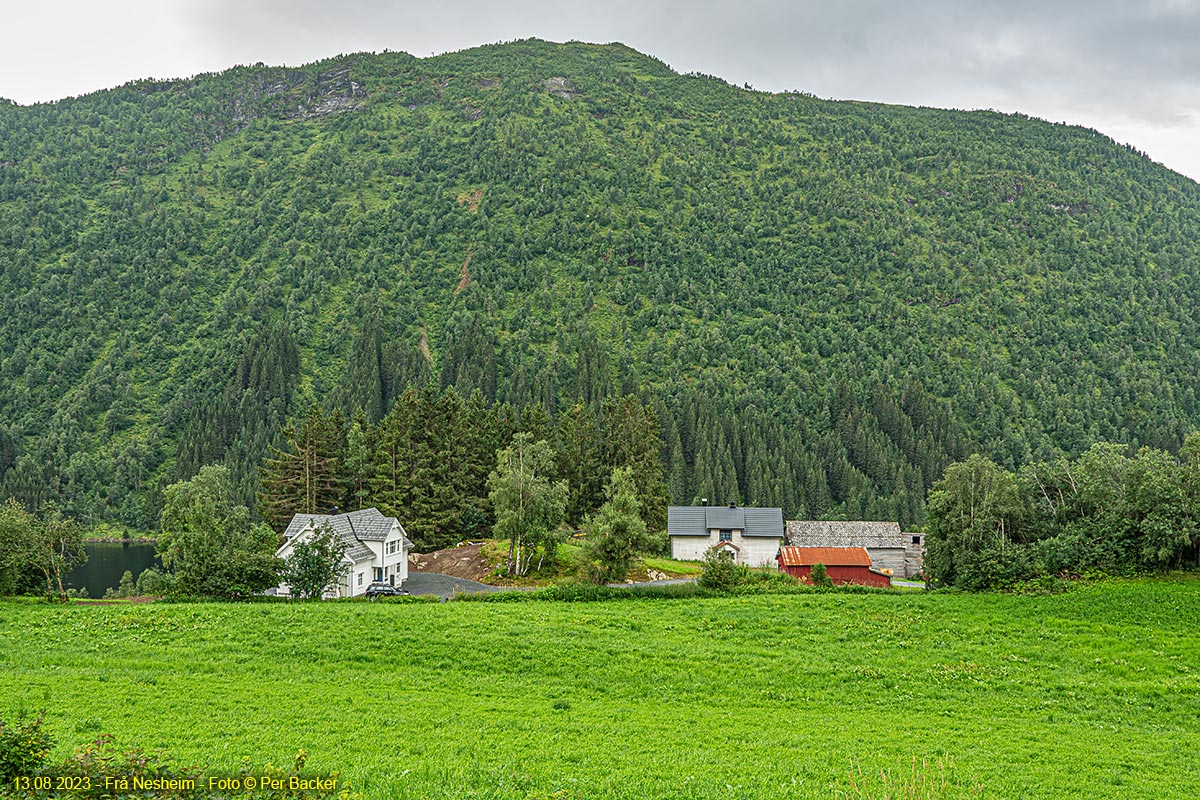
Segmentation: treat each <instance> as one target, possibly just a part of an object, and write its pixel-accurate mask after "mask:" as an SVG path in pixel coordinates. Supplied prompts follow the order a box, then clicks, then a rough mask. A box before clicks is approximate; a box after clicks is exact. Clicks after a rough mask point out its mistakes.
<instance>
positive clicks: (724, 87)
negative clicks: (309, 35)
mask: <svg viewBox="0 0 1200 800" xmlns="http://www.w3.org/2000/svg"><path fill="white" fill-rule="evenodd" d="M4 165H7V166H4ZM464 198H465V199H464ZM1198 221H1200V186H1198V185H1197V184H1196V183H1195V182H1193V181H1191V180H1190V179H1187V178H1185V177H1184V176H1180V175H1178V174H1177V173H1173V172H1171V171H1169V170H1167V169H1166V168H1164V167H1161V166H1159V165H1154V164H1152V163H1151V162H1149V160H1148V159H1146V158H1145V157H1144V156H1143V155H1140V154H1138V153H1136V152H1135V151H1133V150H1132V149H1131V148H1128V147H1124V146H1120V145H1117V144H1116V143H1114V142H1113V141H1112V140H1111V139H1109V138H1108V137H1106V136H1104V135H1103V134H1100V133H1097V132H1095V131H1091V130H1089V129H1086V128H1079V127H1075V126H1064V125H1060V124H1052V123H1046V122H1042V121H1038V120H1034V119H1031V118H1028V117H1023V116H1021V115H1002V114H998V113H996V112H986V111H969V112H961V111H945V110H939V109H917V108H910V107H905V106H890V105H881V104H875V103H864V102H861V101H829V100H820V99H818V98H815V97H812V96H809V95H805V94H803V93H782V94H772V93H764V92H756V91H751V90H746V89H739V88H737V87H735V86H732V85H730V84H728V83H726V82H724V81H721V80H720V79H716V78H712V77H707V76H696V75H678V74H676V73H674V72H672V71H670V69H669V67H667V65H666V64H664V63H663V62H661V61H659V60H657V59H654V58H653V57H650V56H645V55H642V54H639V53H637V51H634V50H632V49H631V48H628V47H625V46H624V45H587V44H582V43H578V44H572V43H569V44H565V45H554V44H551V43H545V42H539V41H530V40H527V41H522V42H514V43H508V44H504V45H491V46H484V47H480V48H472V49H470V50H465V51H459V52H457V53H450V54H444V55H441V56H434V57H430V58H416V57H414V56H410V55H408V54H401V53H383V54H377V55H361V54H351V55H347V56H338V57H335V58H333V59H327V60H323V61H320V62H316V63H314V64H312V65H306V66H304V67H298V68H284V67H280V68H267V67H262V68H260V67H235V68H232V69H230V70H226V71H222V72H219V73H209V74H206V75H202V76H195V77H193V78H191V79H183V80H180V81H143V82H133V83H129V84H125V85H124V86H122V87H118V88H116V89H111V90H105V91H103V92H99V93H94V94H91V95H85V96H82V97H79V98H73V99H69V100H63V101H58V102H56V103H54V104H45V105H34V106H0V257H2V258H3V260H4V268H3V272H2V273H0V289H2V290H3V294H4V304H5V307H4V311H5V319H6V322H5V324H4V326H3V327H2V328H0V339H2V341H0V344H2V345H3V347H2V348H0V353H4V354H6V355H4V356H0V379H2V380H3V381H4V384H5V385H6V386H7V387H10V390H6V391H5V392H4V393H3V395H4V396H3V397H2V398H0V486H2V487H3V491H4V492H5V493H8V494H12V495H14V496H17V497H19V498H21V499H22V500H24V501H26V502H29V503H30V504H38V503H40V502H44V501H46V500H55V501H56V502H59V503H60V504H63V505H64V506H66V507H67V509H68V510H70V511H72V512H73V513H76V514H78V515H79V516H81V517H84V518H86V519H92V520H111V521H117V522H121V523H123V524H127V525H131V526H133V527H139V528H148V527H152V526H153V524H154V518H155V516H156V503H157V502H158V501H157V500H156V499H155V498H156V496H157V493H159V492H160V491H161V487H162V486H163V485H164V484H165V483H166V482H169V481H170V480H173V479H175V478H178V477H187V476H188V475H189V474H191V473H193V472H194V471H195V470H196V469H198V468H199V466H200V465H201V464H203V463H207V462H209V461H225V462H227V463H230V464H231V465H235V466H237V467H238V471H239V475H240V485H241V488H242V491H243V493H244V496H246V497H247V498H250V497H252V496H253V486H254V483H255V481H256V477H257V470H256V465H257V463H259V462H260V461H261V459H262V457H263V456H264V455H265V454H266V453H267V452H269V448H270V446H271V444H272V443H273V442H275V441H277V437H278V432H279V429H280V428H281V427H282V425H283V422H284V421H285V420H286V419H287V418H289V417H290V416H293V415H295V414H297V413H299V412H300V411H301V410H302V409H303V407H304V406H305V405H307V404H309V403H312V402H321V403H324V404H326V405H328V406H330V407H334V406H336V407H338V408H342V409H343V410H344V411H345V412H346V413H348V414H352V413H354V412H355V411H364V412H365V413H367V414H368V416H375V417H378V415H379V414H380V413H381V412H382V411H386V407H387V405H388V404H389V401H390V400H392V399H394V398H395V397H396V396H397V395H398V394H399V392H400V391H402V390H403V387H405V386H407V385H410V384H416V385H419V384H420V383H422V382H424V381H433V382H435V383H440V384H442V385H445V386H454V387H455V388H457V389H458V390H459V391H461V392H463V393H469V392H470V391H472V390H474V389H479V390H481V391H482V392H484V394H485V395H486V396H488V397H489V398H495V399H496V400H499V401H507V402H511V403H513V404H515V405H527V404H529V403H532V402H541V403H543V404H544V405H545V406H547V408H548V409H549V410H550V411H551V412H552V413H557V412H558V411H561V410H563V409H564V408H565V407H567V406H568V405H569V404H570V403H572V402H574V400H575V399H583V400H585V401H587V402H592V403H596V402H598V401H599V400H600V399H602V398H603V397H605V396H609V395H613V394H620V393H638V394H641V395H642V396H643V397H644V399H645V400H646V401H647V402H649V403H652V404H654V405H655V406H656V408H657V410H658V412H659V416H660V418H661V419H662V422H663V426H664V431H663V435H664V451H663V452H664V459H665V461H666V463H667V465H668V470H669V472H670V473H671V474H672V475H673V476H674V477H673V479H672V486H671V490H672V495H673V499H674V500H676V501H690V500H691V499H692V498H693V497H698V496H710V497H727V498H732V497H737V498H738V499H739V500H741V501H742V502H750V503H753V502H757V503H760V504H769V505H782V506H783V507H784V508H785V510H786V511H787V513H789V514H792V515H818V514H828V515H837V514H843V515H848V516H876V517H882V516H887V517H891V518H899V519H901V520H902V521H905V522H908V523H915V522H919V520H920V518H921V513H922V512H921V508H922V502H923V495H924V490H925V489H926V488H927V487H928V485H929V483H930V482H931V481H932V480H934V479H936V478H937V477H939V476H940V469H941V468H944V466H945V463H947V462H948V460H949V459H953V458H956V457H960V456H962V455H964V454H965V453H967V452H972V451H977V450H978V451H983V452H986V453H988V454H989V455H992V456H993V457H995V458H997V459H998V460H1000V461H1001V462H1002V463H1005V464H1007V465H1009V466H1016V465H1019V464H1021V463H1026V462H1028V461H1030V460H1033V459H1039V458H1052V457H1054V456H1055V455H1057V454H1062V453H1066V454H1072V453H1078V452H1079V451H1080V450H1081V449H1082V448H1083V447H1085V446H1086V445H1087V444H1090V443H1091V442H1093V441H1096V440H1099V439H1112V440H1116V441H1126V442H1130V443H1141V444H1152V445H1155V446H1164V447H1167V448H1169V449H1174V448H1175V447H1177V446H1178V444H1179V442H1180V441H1181V440H1182V436H1183V435H1184V434H1185V433H1186V432H1187V431H1188V430H1190V429H1192V428H1194V427H1196V424H1197V418H1198V416H1200V406H1198V404H1197V401H1196V398H1195V390H1194V386H1193V385H1192V382H1191V381H1190V379H1189V377H1188V376H1189V375H1194V374H1195V370H1196V367H1197V366H1200V362H1198V361H1197V357H1196V355H1195V353H1196V351H1197V349H1200V347H1198V346H1200V326H1198V324H1197V323H1198V321H1197V318H1196V316H1195V315H1194V313H1193V312H1192V311H1191V308H1192V307H1193V306H1194V301H1195V300H1196V299H1198V298H1197V283H1196V280H1197V275H1196V267H1197V263H1198V261H1197V244H1196V237H1195V236H1194V234H1195V233H1196V232H1197V230H1200V223H1198ZM468 343H469V344H470V346H468Z"/></svg>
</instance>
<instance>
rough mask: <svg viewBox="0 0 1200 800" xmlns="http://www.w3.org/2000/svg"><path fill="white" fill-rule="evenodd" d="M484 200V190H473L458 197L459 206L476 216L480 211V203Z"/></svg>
mask: <svg viewBox="0 0 1200 800" xmlns="http://www.w3.org/2000/svg"><path fill="white" fill-rule="evenodd" d="M482 200H483V189H472V190H471V191H469V192H462V193H461V194H459V195H458V204H459V205H460V206H466V207H467V211H470V212H471V213H472V214H474V213H475V212H476V211H478V210H479V203H480V201H482Z"/></svg>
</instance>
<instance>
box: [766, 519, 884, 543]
mask: <svg viewBox="0 0 1200 800" xmlns="http://www.w3.org/2000/svg"><path fill="white" fill-rule="evenodd" d="M787 543H788V544H789V545H792V546H794V547H866V548H870V549H878V548H883V547H904V537H903V534H901V533H900V523H898V522H843V521H829V520H788V524H787Z"/></svg>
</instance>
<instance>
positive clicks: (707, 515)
mask: <svg viewBox="0 0 1200 800" xmlns="http://www.w3.org/2000/svg"><path fill="white" fill-rule="evenodd" d="M712 528H717V529H722V528H725V529H729V530H734V529H736V530H740V531H741V532H742V535H743V536H767V537H771V538H775V539H782V538H783V510H782V509H778V508H728V507H725V506H668V507H667V535H668V536H708V532H709V530H710V529H712Z"/></svg>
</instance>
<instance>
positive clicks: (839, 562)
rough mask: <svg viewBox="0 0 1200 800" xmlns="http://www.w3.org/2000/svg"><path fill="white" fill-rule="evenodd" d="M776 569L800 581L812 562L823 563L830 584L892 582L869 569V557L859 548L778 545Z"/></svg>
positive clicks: (873, 584) (884, 585) (878, 583)
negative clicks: (777, 565)
mask: <svg viewBox="0 0 1200 800" xmlns="http://www.w3.org/2000/svg"><path fill="white" fill-rule="evenodd" d="M778 560H779V569H780V570H782V571H783V572H786V573H787V574H789V575H792V576H795V577H796V578H799V579H800V580H802V581H805V582H808V581H809V577H808V576H809V574H810V573H811V572H812V568H813V566H814V565H816V564H824V565H825V574H826V575H828V576H829V579H830V580H832V581H833V582H834V583H860V584H862V585H863V586H881V587H884V588H887V587H889V586H891V585H892V579H891V578H890V577H888V576H887V575H884V574H883V573H882V572H877V571H876V570H873V569H871V557H870V556H869V555H867V551H866V549H865V548H862V547H781V548H779V556H778Z"/></svg>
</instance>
